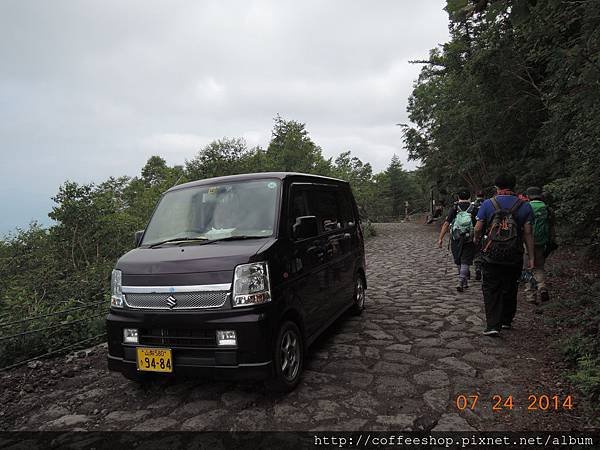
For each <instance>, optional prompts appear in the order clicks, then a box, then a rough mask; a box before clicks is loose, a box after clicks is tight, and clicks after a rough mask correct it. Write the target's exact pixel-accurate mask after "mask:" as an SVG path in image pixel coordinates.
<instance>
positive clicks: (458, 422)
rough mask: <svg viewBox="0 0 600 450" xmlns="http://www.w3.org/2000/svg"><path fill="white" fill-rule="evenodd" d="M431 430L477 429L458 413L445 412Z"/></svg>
mask: <svg viewBox="0 0 600 450" xmlns="http://www.w3.org/2000/svg"><path fill="white" fill-rule="evenodd" d="M431 431H477V430H476V429H475V428H473V427H472V426H471V425H469V423H468V422H467V421H466V420H465V419H463V418H462V417H460V416H459V415H458V414H443V415H442V417H440V420H438V423H437V425H436V426H435V427H434V428H433V429H432V430H431Z"/></svg>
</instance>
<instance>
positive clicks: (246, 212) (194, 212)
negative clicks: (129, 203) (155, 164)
mask: <svg viewBox="0 0 600 450" xmlns="http://www.w3.org/2000/svg"><path fill="white" fill-rule="evenodd" d="M280 184H281V182H280V181H279V180H256V181H254V180H253V181H242V182H235V183H219V184H214V185H206V186H198V187H192V188H185V189H181V190H176V191H172V192H168V193H167V194H165V195H164V196H163V198H162V199H161V201H160V203H159V204H158V207H157V208H156V211H155V212H154V214H153V215H152V218H151V219H150V223H149V224H148V227H147V228H146V232H145V234H144V240H143V242H142V245H154V244H158V243H161V242H165V241H176V240H178V239H181V241H185V240H195V239H198V240H216V239H226V238H235V237H236V236H238V237H240V238H242V237H268V236H272V235H273V234H274V227H275V219H276V213H277V203H278V202H277V199H278V197H279V191H280Z"/></svg>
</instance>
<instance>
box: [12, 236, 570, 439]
mask: <svg viewBox="0 0 600 450" xmlns="http://www.w3.org/2000/svg"><path fill="white" fill-rule="evenodd" d="M377 231H378V235H377V236H376V237H375V238H372V239H370V240H369V241H368V242H367V255H368V256H367V258H368V260H367V264H368V285H369V286H368V287H369V289H368V292H367V294H368V297H367V309H366V311H365V312H364V314H363V315H362V316H360V317H351V316H344V317H342V318H341V319H340V320H338V321H337V323H336V324H334V325H333V327H332V328H331V329H330V330H329V331H328V332H326V334H325V335H324V336H322V337H321V338H320V339H319V340H318V341H317V342H316V344H315V345H314V346H313V347H312V348H311V350H310V352H309V354H308V356H307V368H306V371H305V373H304V376H303V379H302V382H301V384H300V386H299V387H298V389H296V390H295V391H294V392H292V393H290V394H287V395H274V394H272V393H270V392H268V391H266V390H265V388H264V387H263V385H262V384H259V383H225V382H219V381H200V380H197V381H174V382H173V381H169V382H162V383H156V384H153V385H150V386H149V387H138V386H137V385H136V384H134V383H132V382H129V381H127V380H125V379H124V378H122V377H121V376H120V375H118V374H112V373H109V372H108V371H107V370H106V368H105V350H104V349H103V348H101V347H100V348H96V349H94V350H93V351H92V352H90V354H89V355H87V356H85V357H82V358H79V357H75V358H73V357H71V358H64V357H62V358H57V359H53V360H46V361H43V362H42V363H40V365H39V366H37V367H28V368H22V369H19V370H17V371H13V372H11V373H9V374H4V375H0V388H1V391H2V394H0V395H1V398H0V429H4V430H6V429H21V430H32V429H33V430H36V429H42V430H57V429H61V430H73V429H83V430H123V429H134V430H152V431H157V430H162V429H169V430H349V431H356V430H396V431H398V430H436V431H447V430H518V429H538V430H540V429H548V428H549V429H552V428H554V429H568V428H569V426H570V425H569V424H570V423H574V421H575V420H576V419H575V418H573V417H572V416H571V415H570V414H569V413H566V412H556V411H552V412H542V411H527V405H528V395H529V394H547V395H553V394H561V395H562V392H560V390H558V391H557V390H556V389H558V388H557V387H556V385H554V384H551V382H550V381H549V380H546V379H545V378H544V377H545V375H544V373H547V370H545V371H541V370H538V367H536V365H538V364H546V365H548V363H547V362H546V363H543V362H542V360H541V358H540V357H539V355H538V354H539V353H540V350H541V348H540V346H542V347H543V343H535V342H525V343H524V342H522V338H521V337H520V331H519V330H520V329H521V330H523V329H524V328H525V327H528V326H530V320H529V319H528V317H529V316H531V315H532V314H533V313H532V309H531V308H530V307H529V309H528V307H527V306H523V304H522V303H520V306H519V308H520V309H519V313H518V316H517V319H516V321H515V329H513V330H510V331H507V332H505V333H503V336H502V337H500V338H489V337H485V336H482V334H481V332H482V330H483V320H482V319H483V309H482V299H481V288H480V284H479V283H477V282H472V286H471V288H470V289H469V290H468V291H467V292H465V293H462V294H459V293H457V292H456V291H455V290H454V285H455V276H454V267H453V266H452V264H451V261H450V258H449V256H448V253H447V251H446V250H439V249H437V248H436V247H435V232H436V230H435V229H434V228H432V227H427V226H423V225H416V224H380V225H377ZM521 336H522V335H521ZM546 369H547V367H546ZM552 390H553V391H552ZM461 394H462V395H465V396H470V395H478V401H477V404H476V405H475V407H474V408H473V409H472V410H471V409H470V408H469V407H467V408H466V410H465V411H462V412H461V411H459V410H458V409H457V406H456V398H457V396H459V395H461ZM494 395H499V396H501V397H502V398H503V400H505V399H507V398H508V396H509V395H512V397H513V409H512V410H508V409H506V408H505V409H506V410H505V411H501V412H493V411H492V406H493V405H494V403H495V402H494V401H493V398H492V397H493V396H494ZM469 406H470V405H469ZM557 423H558V424H560V425H557Z"/></svg>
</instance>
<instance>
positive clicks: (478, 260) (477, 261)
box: [473, 191, 485, 281]
mask: <svg viewBox="0 0 600 450" xmlns="http://www.w3.org/2000/svg"><path fill="white" fill-rule="evenodd" d="M475 195H476V197H475V200H474V201H473V216H474V217H477V213H478V212H479V208H481V204H482V203H483V202H484V200H485V194H484V192H483V191H477V194H475ZM476 247H477V248H476V250H477V251H476V253H475V258H474V259H473V263H474V265H475V281H481V266H482V265H483V258H482V256H481V248H479V246H476Z"/></svg>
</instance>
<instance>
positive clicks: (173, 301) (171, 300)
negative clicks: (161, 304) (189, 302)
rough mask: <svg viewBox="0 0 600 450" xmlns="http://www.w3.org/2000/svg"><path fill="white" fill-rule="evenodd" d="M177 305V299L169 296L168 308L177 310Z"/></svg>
mask: <svg viewBox="0 0 600 450" xmlns="http://www.w3.org/2000/svg"><path fill="white" fill-rule="evenodd" d="M176 305H177V299H176V298H175V297H173V296H172V295H169V296H168V297H167V306H168V307H169V308H171V309H173V308H175V306H176Z"/></svg>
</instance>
